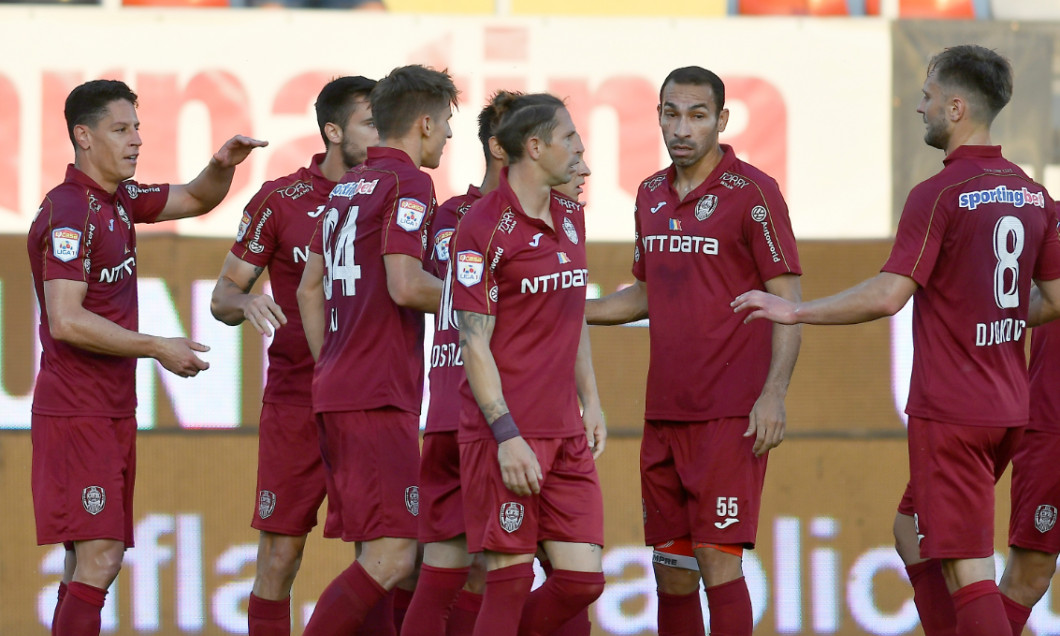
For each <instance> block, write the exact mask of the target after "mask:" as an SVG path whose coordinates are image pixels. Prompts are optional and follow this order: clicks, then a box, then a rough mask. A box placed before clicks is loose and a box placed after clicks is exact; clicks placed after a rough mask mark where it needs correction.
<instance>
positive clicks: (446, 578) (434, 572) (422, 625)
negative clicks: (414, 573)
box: [401, 563, 471, 636]
mask: <svg viewBox="0 0 1060 636" xmlns="http://www.w3.org/2000/svg"><path fill="white" fill-rule="evenodd" d="M470 570H471V568H436V567H432V566H430V565H427V564H426V563H424V564H423V565H422V566H421V567H420V578H419V580H418V581H416V593H415V594H413V596H412V603H411V604H410V605H409V610H408V614H407V615H406V616H405V625H404V626H403V627H402V629H401V636H438V635H439V634H444V633H445V626H446V622H447V620H448V618H449V614H450V607H451V606H452V605H453V603H454V602H455V601H456V597H457V595H459V594H460V590H461V588H463V587H464V583H465V582H466V581H467V573H468V572H469V571H470Z"/></svg>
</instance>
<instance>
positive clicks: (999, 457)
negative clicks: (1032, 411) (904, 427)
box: [909, 416, 1023, 559]
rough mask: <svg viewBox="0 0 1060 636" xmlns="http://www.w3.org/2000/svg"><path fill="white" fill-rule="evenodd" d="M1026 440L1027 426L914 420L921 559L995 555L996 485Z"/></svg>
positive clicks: (912, 478)
mask: <svg viewBox="0 0 1060 636" xmlns="http://www.w3.org/2000/svg"><path fill="white" fill-rule="evenodd" d="M1022 436H1023V428H1022V427H1017V428H1001V427H994V426H968V425H964V424H951V423H947V422H938V421H934V420H925V419H922V418H919V417H912V416H911V417H910V418H909V483H910V485H911V486H912V491H913V493H912V494H913V510H914V511H915V514H916V522H917V533H918V534H919V535H921V537H922V539H921V540H920V556H921V557H923V558H925V559H979V558H984V557H988V556H990V555H992V554H993V553H994V485H995V484H996V483H997V480H998V479H999V478H1000V477H1001V473H1003V472H1005V467H1006V466H1008V463H1009V460H1010V459H1012V454H1013V452H1014V451H1015V450H1016V445H1017V444H1018V443H1019V440H1020V438H1021V437H1022Z"/></svg>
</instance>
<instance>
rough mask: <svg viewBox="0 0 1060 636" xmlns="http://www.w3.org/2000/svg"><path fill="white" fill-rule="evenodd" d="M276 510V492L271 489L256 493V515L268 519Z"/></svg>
mask: <svg viewBox="0 0 1060 636" xmlns="http://www.w3.org/2000/svg"><path fill="white" fill-rule="evenodd" d="M275 510H276V493H274V492H272V491H271V490H262V491H261V492H259V493H258V516H259V517H261V518H262V519H268V518H269V517H271V516H272V513H273V511H275Z"/></svg>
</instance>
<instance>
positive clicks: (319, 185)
mask: <svg viewBox="0 0 1060 636" xmlns="http://www.w3.org/2000/svg"><path fill="white" fill-rule="evenodd" d="M330 191H331V184H330V183H329V182H325V181H324V180H323V179H314V176H313V173H312V172H311V171H309V170H308V169H306V168H299V169H298V170H297V171H295V172H292V173H291V174H287V175H284V176H282V177H277V178H275V179H271V180H269V181H266V182H265V183H263V184H262V185H261V187H260V188H259V189H258V192H257V193H256V194H255V195H254V198H253V199H251V201H258V202H260V203H262V204H264V203H266V202H267V203H269V204H272V205H278V206H283V205H284V204H287V203H292V202H294V201H298V200H300V199H303V198H306V197H312V196H313V195H317V196H324V197H326V196H327V195H328V193H329V192H330Z"/></svg>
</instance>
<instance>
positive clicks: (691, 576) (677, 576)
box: [653, 563, 700, 596]
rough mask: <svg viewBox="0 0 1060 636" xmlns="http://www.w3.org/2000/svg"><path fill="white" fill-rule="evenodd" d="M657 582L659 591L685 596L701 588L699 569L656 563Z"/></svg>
mask: <svg viewBox="0 0 1060 636" xmlns="http://www.w3.org/2000/svg"><path fill="white" fill-rule="evenodd" d="M653 565H654V569H655V582H656V583H657V584H658V586H659V591H661V592H665V593H666V594H674V595H680V596H685V595H687V594H692V593H693V592H696V591H698V590H699V580H700V575H699V569H698V568H697V569H696V570H694V571H693V570H688V569H685V568H679V567H672V566H669V565H662V564H660V563H655V564H653Z"/></svg>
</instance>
